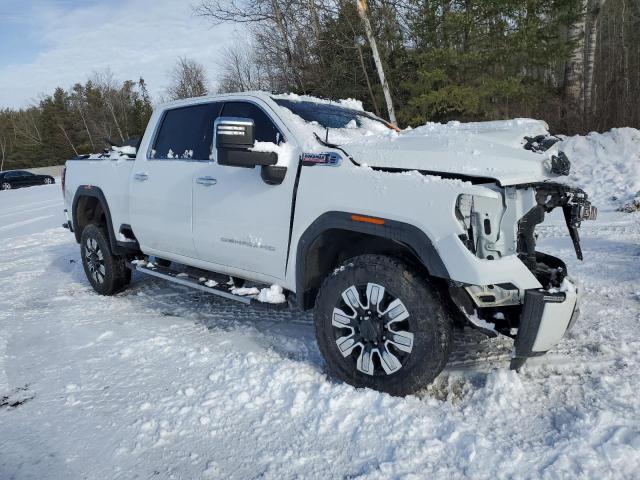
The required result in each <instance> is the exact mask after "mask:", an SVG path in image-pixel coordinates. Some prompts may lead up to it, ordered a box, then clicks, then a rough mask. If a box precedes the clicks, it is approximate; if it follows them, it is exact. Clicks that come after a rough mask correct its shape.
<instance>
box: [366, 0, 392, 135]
mask: <svg viewBox="0 0 640 480" xmlns="http://www.w3.org/2000/svg"><path fill="white" fill-rule="evenodd" d="M357 1H358V15H360V18H361V19H362V24H363V25H364V30H365V32H366V34H367V39H368V40H369V45H370V46H371V52H372V53H373V61H374V62H375V64H376V68H377V70H378V76H379V77H380V84H381V85H382V91H383V92H384V99H385V101H386V102H387V111H388V112H389V121H390V122H391V123H392V124H393V125H397V124H398V121H397V120H396V112H395V110H394V108H393V99H392V98H391V90H390V89H389V83H388V82H387V78H386V77H385V75H384V68H383V67H382V61H381V60H380V53H378V45H377V44H376V39H375V37H374V36H373V31H372V29H371V22H369V17H368V16H367V2H366V0H357Z"/></svg>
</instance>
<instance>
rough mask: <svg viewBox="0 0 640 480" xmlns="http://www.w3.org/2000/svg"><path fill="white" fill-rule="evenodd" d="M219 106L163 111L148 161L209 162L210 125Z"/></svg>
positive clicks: (193, 106) (211, 131) (189, 107)
mask: <svg viewBox="0 0 640 480" xmlns="http://www.w3.org/2000/svg"><path fill="white" fill-rule="evenodd" d="M221 108H222V103H220V102H217V103H202V104H198V105H191V106H188V107H180V108H174V109H171V110H167V111H166V112H165V114H164V116H163V118H162V122H161V124H160V128H159V130H158V133H157V135H156V138H155V141H154V143H153V147H152V149H151V152H150V154H149V157H150V158H154V159H157V160H180V159H183V160H209V156H210V154H211V144H212V142H213V123H214V121H215V119H216V118H218V117H219V116H220V110H221Z"/></svg>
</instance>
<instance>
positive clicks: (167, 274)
mask: <svg viewBox="0 0 640 480" xmlns="http://www.w3.org/2000/svg"><path fill="white" fill-rule="evenodd" d="M127 266H128V267H129V268H130V269H131V270H134V271H136V272H140V273H144V274H145V275H151V276H152V277H158V278H162V279H163V280H167V281H169V282H172V283H177V284H178V285H184V286H185V287H191V288H195V289H196V290H201V291H203V292H207V293H212V294H214V295H218V296H220V297H224V298H228V299H230V300H235V301H236V302H240V303H244V304H245V305H251V304H252V303H254V302H253V301H252V299H251V298H249V297H243V296H241V295H234V294H233V293H231V292H230V291H229V290H228V289H227V288H224V287H218V286H215V287H207V286H206V285H204V284H203V283H201V282H200V281H199V280H198V279H196V278H194V277H191V276H189V275H187V276H184V275H180V272H175V271H173V270H171V269H170V268H164V267H160V266H155V267H154V268H148V267H146V266H142V265H136V264H134V263H128V262H127Z"/></svg>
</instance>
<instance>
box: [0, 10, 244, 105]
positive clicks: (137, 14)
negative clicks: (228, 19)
mask: <svg viewBox="0 0 640 480" xmlns="http://www.w3.org/2000/svg"><path fill="white" fill-rule="evenodd" d="M195 1H196V0H193V1H189V0H102V1H100V0H48V1H45V0H0V108H2V107H22V106H26V105H28V104H30V103H35V102H37V100H38V98H39V97H40V96H41V95H42V94H48V93H52V92H53V89H54V88H55V87H56V86H62V87H65V88H68V87H70V86H71V85H73V84H74V83H76V82H84V81H85V80H86V79H87V78H88V77H90V76H91V74H92V72H94V71H103V70H105V69H109V70H111V72H112V73H113V74H114V76H115V78H116V79H118V80H126V79H133V80H137V79H138V78H139V77H141V76H142V77H144V79H145V80H146V81H147V84H148V85H149V87H150V90H151V93H152V95H153V96H154V98H156V99H158V98H159V97H160V96H161V95H162V93H163V92H164V90H165V88H166V87H167V84H168V81H169V72H170V70H171V68H172V66H173V64H174V63H175V61H176V59H177V58H178V57H180V56H187V57H189V58H193V59H195V60H197V61H199V62H201V63H203V64H204V65H205V67H206V68H207V71H208V73H209V80H210V82H211V83H212V84H214V83H215V78H216V70H217V65H218V63H219V61H220V58H221V53H222V50H223V49H224V48H225V47H226V46H229V45H231V44H232V43H237V42H238V41H239V40H238V39H239V38H242V37H244V35H242V34H240V33H238V32H237V31H236V30H235V27H232V26H226V25H225V26H216V27H212V26H211V25H210V24H209V23H208V22H207V21H206V19H202V18H199V17H195V16H193V14H192V8H191V5H192V3H194V2H195Z"/></svg>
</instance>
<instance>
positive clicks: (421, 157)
mask: <svg viewBox="0 0 640 480" xmlns="http://www.w3.org/2000/svg"><path fill="white" fill-rule="evenodd" d="M272 98H284V99H287V100H293V101H296V100H297V101H308V102H316V103H330V104H333V105H338V106H343V107H346V108H350V109H352V110H359V111H362V104H361V102H358V101H355V100H352V99H347V100H339V101H328V100H321V99H317V98H314V97H309V96H299V95H293V94H286V95H273V96H272ZM280 110H281V111H282V113H283V114H284V116H286V117H288V120H289V122H288V123H289V124H290V125H292V126H293V127H295V129H296V130H297V131H298V132H299V133H300V134H301V135H302V136H303V137H304V142H303V145H302V147H303V148H304V149H305V151H308V152H318V151H321V150H323V149H326V147H323V146H322V145H320V144H319V142H317V140H315V138H314V136H313V134H314V133H315V134H316V135H318V137H320V138H322V139H324V138H325V136H326V135H327V132H326V131H325V129H324V128H323V127H322V126H321V125H319V124H317V123H315V122H312V123H309V122H305V121H304V120H302V119H301V118H300V117H298V116H297V115H295V114H294V113H292V112H291V111H290V110H288V109H287V108H284V107H282V108H281V109H280ZM361 123H362V125H361V126H360V127H359V128H349V126H347V128H339V129H330V130H329V132H328V138H327V140H328V142H329V143H332V144H336V145H339V146H341V147H342V148H343V149H344V150H345V151H346V152H347V153H348V154H349V155H351V156H352V157H353V159H354V160H355V161H356V162H358V163H360V164H364V165H367V166H370V167H377V168H394V169H406V170H424V171H429V172H434V173H440V174H444V175H446V174H450V175H463V176H468V177H481V178H489V179H492V180H495V181H498V182H499V183H500V184H501V185H515V184H519V183H530V182H541V181H545V180H550V179H553V178H557V176H556V175H551V174H549V173H548V168H547V167H546V165H545V162H547V163H548V160H549V159H550V157H551V155H552V154H553V153H556V152H557V149H551V150H549V151H547V152H545V153H534V152H531V151H529V150H525V149H524V144H525V138H524V137H526V136H537V135H548V133H549V132H548V126H547V124H546V123H545V122H543V121H540V120H532V119H527V118H517V119H513V120H504V121H491V122H475V123H460V122H449V123H447V124H441V123H427V124H426V125H423V126H421V127H417V128H414V129H412V128H407V129H405V130H402V131H400V132H396V131H394V130H392V129H390V128H388V127H387V126H385V125H384V124H383V123H381V122H378V121H375V120H373V119H365V118H362V119H361Z"/></svg>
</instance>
